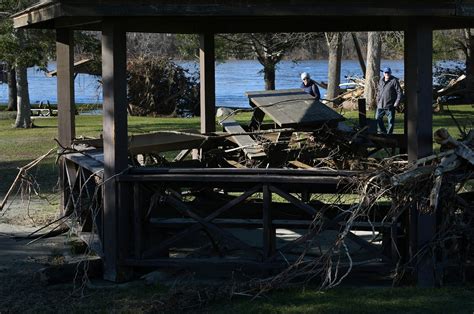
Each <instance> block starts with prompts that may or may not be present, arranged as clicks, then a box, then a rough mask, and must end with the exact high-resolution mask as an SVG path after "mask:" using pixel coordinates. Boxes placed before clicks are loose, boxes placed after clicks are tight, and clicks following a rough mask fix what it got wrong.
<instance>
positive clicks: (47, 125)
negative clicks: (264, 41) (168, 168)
mask: <svg viewBox="0 0 474 314" xmlns="http://www.w3.org/2000/svg"><path fill="white" fill-rule="evenodd" d="M451 112H452V114H453V115H454V116H455V117H456V119H457V120H458V122H459V124H460V125H462V126H467V127H471V128H472V126H473V123H474V115H473V113H474V109H473V107H472V106H471V105H461V106H452V107H451ZM341 114H343V115H344V117H346V118H347V122H346V123H347V124H349V125H355V124H357V117H358V113H357V112H355V111H342V112H341ZM367 116H368V117H373V116H374V113H373V112H368V114H367ZM250 117H251V113H248V112H245V113H241V114H238V115H237V116H236V120H237V121H239V122H242V123H248V121H250ZM14 119H15V115H14V114H12V113H11V112H0V174H1V178H2V180H0V195H2V194H4V193H5V192H6V189H8V187H9V185H10V183H11V182H12V180H13V178H14V177H15V175H16V173H17V170H16V169H17V168H18V167H21V166H23V165H25V164H26V163H28V162H29V161H31V160H33V159H35V158H37V157H38V156H40V155H42V154H44V153H45V152H47V151H48V150H49V149H50V148H52V147H55V145H56V143H55V141H54V139H55V138H57V122H58V120H57V117H51V118H38V119H34V125H35V128H32V129H15V128H12V125H13V123H14ZM267 121H268V120H267ZM199 126H200V122H199V118H198V117H196V118H161V117H158V118H155V117H129V118H128V131H129V133H130V134H139V133H146V132H153V131H160V130H190V129H194V130H198V129H199ZM440 127H445V128H447V129H448V130H449V132H450V133H451V135H453V136H454V137H459V130H458V128H457V127H456V126H455V124H454V123H453V120H452V118H451V117H450V115H449V114H448V113H436V114H434V115H433V130H436V129H438V128H440ZM217 129H218V130H219V129H220V127H219V126H218V127H217ZM101 132H102V116H93V115H78V116H76V136H78V137H79V136H90V137H99V136H100V134H101ZM395 132H396V133H402V132H403V115H402V114H398V115H397V122H396V127H395ZM38 171H39V172H38V174H39V176H40V178H44V179H47V178H49V179H50V180H49V181H50V183H53V184H54V183H55V182H56V175H57V173H56V170H55V165H54V158H49V159H48V160H45V162H44V163H43V165H42V166H41V167H40V169H39V170H38ZM50 185H51V184H50Z"/></svg>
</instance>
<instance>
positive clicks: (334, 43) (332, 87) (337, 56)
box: [325, 33, 344, 106]
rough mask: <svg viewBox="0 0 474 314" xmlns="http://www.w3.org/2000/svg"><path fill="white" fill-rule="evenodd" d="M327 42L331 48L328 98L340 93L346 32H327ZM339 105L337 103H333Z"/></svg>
mask: <svg viewBox="0 0 474 314" xmlns="http://www.w3.org/2000/svg"><path fill="white" fill-rule="evenodd" d="M325 35H326V42H327V45H328V48H329V62H328V88H327V94H326V98H327V99H334V98H336V97H337V96H338V95H339V84H340V83H341V59H342V45H343V37H344V33H326V34H325ZM333 105H334V106H337V103H333Z"/></svg>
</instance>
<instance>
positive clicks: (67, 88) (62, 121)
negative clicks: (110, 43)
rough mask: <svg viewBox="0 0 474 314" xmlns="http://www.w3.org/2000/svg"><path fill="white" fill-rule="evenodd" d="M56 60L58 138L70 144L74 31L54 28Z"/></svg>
mask: <svg viewBox="0 0 474 314" xmlns="http://www.w3.org/2000/svg"><path fill="white" fill-rule="evenodd" d="M56 61H57V69H58V72H57V74H58V76H57V79H58V139H59V142H60V143H61V145H63V146H65V147H69V146H71V143H72V140H73V138H74V137H75V136H76V133H75V131H76V126H75V120H74V118H75V110H76V108H75V104H74V73H73V72H74V71H73V68H74V31H73V30H71V29H65V28H58V29H57V30H56ZM65 171H66V170H65V165H64V159H62V158H61V160H60V161H59V186H60V188H61V199H60V203H59V210H60V212H61V215H63V214H64V212H65V211H66V209H65V208H64V207H65V206H66V203H67V199H68V197H69V189H68V184H67V179H66V174H65Z"/></svg>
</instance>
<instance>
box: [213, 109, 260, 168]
mask: <svg viewBox="0 0 474 314" xmlns="http://www.w3.org/2000/svg"><path fill="white" fill-rule="evenodd" d="M219 111H220V116H221V117H223V119H222V120H221V121H220V122H219V124H220V125H222V126H223V127H224V130H226V132H228V133H230V134H234V133H243V132H245V130H244V128H242V126H241V125H240V124H239V123H237V122H236V121H235V120H234V119H233V118H232V117H231V115H232V111H231V110H230V109H228V108H219ZM231 138H232V140H233V141H234V142H235V143H237V145H238V147H239V148H241V149H242V150H243V151H244V152H245V155H246V156H247V157H248V158H249V159H258V158H263V157H265V156H266V154H265V152H264V151H263V147H262V145H260V144H259V143H257V142H256V141H255V140H254V139H253V138H251V137H250V135H234V136H231Z"/></svg>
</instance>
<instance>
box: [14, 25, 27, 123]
mask: <svg viewBox="0 0 474 314" xmlns="http://www.w3.org/2000/svg"><path fill="white" fill-rule="evenodd" d="M23 32H24V30H21V29H20V30H17V38H18V43H19V47H20V48H24V47H25V45H24V42H25V37H24V36H25V34H24V33H23ZM15 68H16V86H17V96H18V97H17V103H18V110H17V113H16V120H15V127H16V128H30V127H31V111H30V94H29V92H28V75H27V70H28V66H27V64H25V63H24V62H22V61H18V62H17V63H16V66H15Z"/></svg>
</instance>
